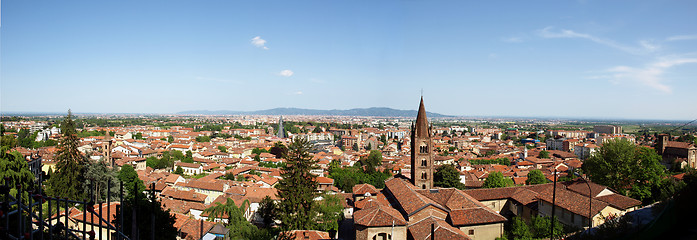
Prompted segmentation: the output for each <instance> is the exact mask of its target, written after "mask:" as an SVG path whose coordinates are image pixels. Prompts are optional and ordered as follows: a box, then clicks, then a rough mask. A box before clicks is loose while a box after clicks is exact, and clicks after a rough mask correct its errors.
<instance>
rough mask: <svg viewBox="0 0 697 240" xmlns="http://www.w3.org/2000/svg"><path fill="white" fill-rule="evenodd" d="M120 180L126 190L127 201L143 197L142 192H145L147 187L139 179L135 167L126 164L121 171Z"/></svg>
mask: <svg viewBox="0 0 697 240" xmlns="http://www.w3.org/2000/svg"><path fill="white" fill-rule="evenodd" d="M118 178H119V180H121V182H122V183H123V188H124V189H125V190H126V199H125V200H126V201H130V200H133V198H134V197H135V196H137V195H143V194H142V192H144V191H145V185H144V184H143V180H140V178H138V173H136V171H135V170H134V169H133V166H131V165H128V164H124V165H123V167H121V170H120V171H119V175H118Z"/></svg>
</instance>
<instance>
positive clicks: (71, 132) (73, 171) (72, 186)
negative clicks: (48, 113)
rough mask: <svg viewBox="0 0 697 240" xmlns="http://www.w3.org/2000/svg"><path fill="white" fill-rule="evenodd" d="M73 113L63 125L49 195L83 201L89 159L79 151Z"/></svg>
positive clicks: (49, 183) (70, 113) (49, 182)
mask: <svg viewBox="0 0 697 240" xmlns="http://www.w3.org/2000/svg"><path fill="white" fill-rule="evenodd" d="M72 118H73V113H72V112H71V111H70V110H68V116H66V117H65V120H63V122H62V123H61V134H62V135H63V137H62V138H61V139H60V141H59V144H58V150H57V152H56V156H55V161H56V171H55V173H54V174H53V175H52V176H51V178H50V179H49V181H48V186H49V188H48V191H47V192H48V193H49V194H50V195H52V196H54V197H61V198H68V199H73V200H83V199H84V197H85V195H86V194H85V192H84V191H83V189H84V188H83V186H82V184H83V183H84V182H85V179H84V175H83V170H84V166H85V165H86V164H87V159H86V158H85V157H84V156H83V155H82V154H81V153H80V151H78V150H77V148H78V146H79V144H80V142H79V140H78V138H77V131H76V130H75V122H74V121H73V119H72Z"/></svg>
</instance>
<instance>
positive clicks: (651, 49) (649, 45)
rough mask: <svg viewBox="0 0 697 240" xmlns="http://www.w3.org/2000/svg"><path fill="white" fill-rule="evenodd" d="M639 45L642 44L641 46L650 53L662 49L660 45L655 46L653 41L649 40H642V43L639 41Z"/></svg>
mask: <svg viewBox="0 0 697 240" xmlns="http://www.w3.org/2000/svg"><path fill="white" fill-rule="evenodd" d="M639 44H641V46H642V47H643V48H644V49H646V50H648V51H649V52H655V51H658V50H659V49H660V48H661V46H660V45H658V44H654V43H653V41H649V40H641V41H639Z"/></svg>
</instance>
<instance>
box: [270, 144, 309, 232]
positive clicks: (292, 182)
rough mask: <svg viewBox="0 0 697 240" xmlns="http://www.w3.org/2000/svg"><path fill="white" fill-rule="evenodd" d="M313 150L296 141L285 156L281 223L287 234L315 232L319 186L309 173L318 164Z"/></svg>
mask: <svg viewBox="0 0 697 240" xmlns="http://www.w3.org/2000/svg"><path fill="white" fill-rule="evenodd" d="M311 148H312V146H311V145H310V143H309V142H308V141H306V140H304V139H294V140H293V141H292V142H291V143H290V145H289V146H288V152H287V153H286V154H285V159H286V160H287V164H286V166H285V167H283V168H282V173H281V176H282V177H283V179H282V180H280V181H279V182H278V185H277V186H276V188H277V189H278V197H279V198H280V199H281V201H280V203H279V204H278V219H280V220H281V226H282V229H283V230H284V231H288V230H308V229H313V228H314V224H316V222H315V221H314V220H315V217H316V216H317V213H316V211H315V207H314V204H315V202H314V199H315V198H316V197H317V196H318V195H319V194H318V193H317V186H318V183H317V181H316V179H315V176H314V175H312V174H311V173H310V170H311V169H312V168H313V166H314V165H315V164H316V162H317V161H313V160H312V156H310V149H311Z"/></svg>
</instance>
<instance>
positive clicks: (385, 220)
mask: <svg viewBox="0 0 697 240" xmlns="http://www.w3.org/2000/svg"><path fill="white" fill-rule="evenodd" d="M353 219H354V220H355V224H358V225H363V226H366V227H384V226H392V224H393V223H394V225H399V226H404V225H407V221H406V220H404V217H403V216H402V214H400V213H399V212H398V211H397V210H395V209H394V208H391V207H387V206H382V205H379V204H378V205H375V206H373V207H370V208H367V209H362V210H358V211H356V212H354V213H353Z"/></svg>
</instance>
